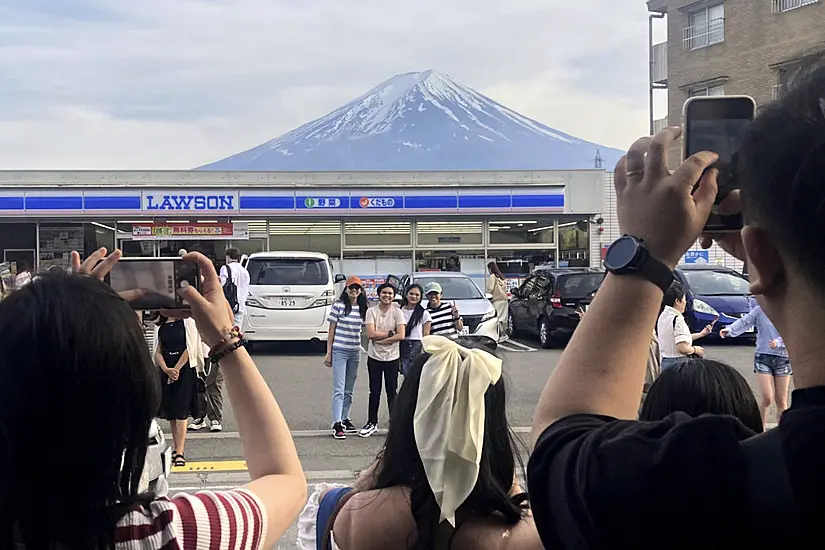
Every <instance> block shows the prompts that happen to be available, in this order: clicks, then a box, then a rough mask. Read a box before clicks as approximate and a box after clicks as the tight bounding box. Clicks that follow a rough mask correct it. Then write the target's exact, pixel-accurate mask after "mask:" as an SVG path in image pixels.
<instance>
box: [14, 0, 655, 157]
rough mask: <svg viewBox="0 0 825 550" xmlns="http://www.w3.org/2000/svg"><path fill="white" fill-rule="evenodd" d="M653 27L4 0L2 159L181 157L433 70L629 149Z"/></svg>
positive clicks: (507, 5) (597, 0) (641, 116)
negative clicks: (388, 81)
mask: <svg viewBox="0 0 825 550" xmlns="http://www.w3.org/2000/svg"><path fill="white" fill-rule="evenodd" d="M647 25H648V21H647V10H646V7H645V2H644V0H575V1H570V0H518V2H512V1H511V0H450V1H449V2H442V1H439V0H416V1H415V2H397V1H393V0H358V1H356V2H345V1H341V0H308V1H304V2H298V1H295V0H175V1H172V2H170V1H169V0H140V1H138V2H135V1H134V0H3V2H2V4H0V169H6V170H27V169H31V170H37V169H49V170H60V169H64V170H78V169H99V170H120V169H138V170H150V169H190V168H193V167H195V166H199V165H203V164H206V163H209V162H212V161H215V160H218V159H221V158H224V157H227V156H230V155H232V154H234V153H237V152H240V151H242V150H246V149H249V148H250V147H253V146H256V145H259V144H261V143H263V142H265V141H268V140H270V139H272V138H274V137H277V136H279V135H281V134H282V133H285V132H287V131H289V130H291V129H293V128H296V127H298V126H300V125H301V124H303V123H305V122H308V121H310V120H312V119H315V118H318V117H320V116H323V115H325V114H327V113H328V112H330V111H332V110H334V109H336V108H337V107H340V106H342V105H343V104H345V103H347V102H348V101H350V100H352V99H354V98H355V97H357V96H359V95H361V94H363V93H365V92H366V91H368V90H369V89H371V88H372V87H374V86H376V85H378V84H379V83H380V82H382V81H384V80H386V79H387V78H390V77H391V76H393V75H394V74H398V73H405V72H416V71H424V70H427V69H436V70H438V71H441V72H444V73H447V74H449V75H451V76H452V77H453V78H454V79H455V80H457V81H459V82H461V83H463V84H465V85H467V86H470V87H471V88H474V89H476V90H477V91H479V92H481V93H483V94H485V95H487V96H489V97H491V98H492V99H494V100H496V101H498V102H499V103H502V104H504V105H506V106H508V107H510V108H511V109H514V110H516V111H518V112H520V113H522V114H524V115H526V116H529V117H531V118H534V119H536V120H538V121H540V122H543V123H545V124H547V125H549V126H551V127H553V128H556V129H559V130H562V131H564V132H566V133H568V134H572V135H574V136H577V137H580V138H583V139H586V140H588V141H593V142H596V143H600V144H603V145H607V146H612V147H617V148H620V149H626V148H627V147H628V146H629V145H630V144H631V143H632V142H633V141H634V140H635V139H636V138H637V137H638V136H640V135H644V134H647V129H648V112H647V111H648V92H647V75H648V61H647V59H648V57H647V55H648V50H647V33H648V28H647ZM657 34H658V33H657ZM664 103H665V102H664V101H658V102H657V112H656V116H657V118H658V117H660V116H664V114H665V113H664V110H665V109H666V106H665V105H664ZM659 105H661V106H659ZM658 109H661V110H662V112H658Z"/></svg>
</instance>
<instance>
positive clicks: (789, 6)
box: [771, 0, 819, 13]
mask: <svg viewBox="0 0 825 550" xmlns="http://www.w3.org/2000/svg"><path fill="white" fill-rule="evenodd" d="M771 3H772V4H773V12H774V13H782V12H786V11H791V10H795V9H797V8H802V7H805V6H810V5H811V4H819V0H771Z"/></svg>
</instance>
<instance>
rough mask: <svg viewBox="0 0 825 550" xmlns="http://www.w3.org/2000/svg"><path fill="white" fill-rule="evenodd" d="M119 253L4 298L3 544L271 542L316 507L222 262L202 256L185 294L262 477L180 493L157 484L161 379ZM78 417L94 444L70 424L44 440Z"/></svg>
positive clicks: (235, 547) (129, 547)
mask: <svg viewBox="0 0 825 550" xmlns="http://www.w3.org/2000/svg"><path fill="white" fill-rule="evenodd" d="M119 258H120V251H115V252H114V253H113V254H111V255H109V256H108V257H106V250H105V249H101V250H98V251H97V252H95V253H94V254H92V255H91V256H90V257H89V258H88V259H87V260H86V261H85V262H83V263H82V264H81V262H80V257H79V256H78V255H77V253H72V264H73V267H74V271H75V272H76V273H78V274H84V275H90V276H80V275H69V274H65V273H61V274H58V273H49V274H45V275H42V276H40V277H38V278H37V279H35V280H33V281H32V282H31V283H29V284H28V285H26V286H25V287H24V288H22V289H19V290H17V291H15V292H14V293H13V294H12V295H10V296H9V297H8V298H6V299H5V300H3V302H2V303H0V425H2V426H3V430H2V436H0V466H1V467H0V503H2V504H0V508H1V509H0V548H16V549H18V550H25V549H35V548H67V549H68V548H72V549H75V548H77V549H80V548H83V549H86V548H90V549H91V548H94V549H96V550H98V549H103V548H116V549H123V550H150V549H151V550H155V549H158V548H177V549H183V550H188V549H196V548H224V549H227V550H240V549H243V550H247V549H255V550H257V549H263V548H272V546H273V545H275V543H277V541H278V539H279V538H280V537H281V535H283V533H284V532H285V531H286V530H287V529H288V528H289V527H290V525H291V524H292V522H293V520H294V519H295V517H296V516H297V515H298V513H299V512H300V510H301V507H302V506H303V504H304V502H305V501H306V478H305V476H304V473H303V471H302V469H301V462H300V461H299V460H298V454H297V452H296V451H295V445H294V443H293V441H292V437H291V435H290V431H289V426H287V423H286V421H285V420H284V416H283V414H282V413H281V410H280V408H279V407H278V404H277V403H276V401H275V398H274V397H273V395H272V392H271V391H270V389H269V387H268V386H267V384H266V381H265V380H264V379H263V377H262V376H261V373H260V372H259V371H258V369H257V368H256V367H255V364H254V363H253V361H252V358H251V357H250V356H249V354H248V353H247V352H246V350H245V348H244V343H245V341H244V340H243V339H242V337H241V336H240V335H238V334H237V333H236V332H234V331H232V330H231V329H230V327H232V324H233V323H232V314H231V312H230V311H231V310H230V308H229V304H227V302H226V299H225V298H224V295H223V290H222V288H221V284H220V280H219V279H218V274H217V273H216V272H215V267H214V266H213V265H212V263H211V262H210V261H209V260H208V259H207V258H206V257H204V256H203V255H201V254H198V253H191V254H187V255H186V259H187V260H189V261H193V262H196V263H197V264H198V265H199V267H200V271H201V274H202V276H203V282H202V283H201V288H200V291H201V292H198V290H196V289H195V288H194V287H192V286H190V287H187V288H184V289H181V290H180V294H181V296H182V297H183V298H184V299H186V301H187V303H188V304H189V306H190V308H191V310H187V311H186V312H185V315H186V316H189V315H191V316H192V318H194V319H195V323H196V324H197V328H198V331H199V332H200V334H201V336H202V338H203V340H204V342H205V343H206V344H207V345H208V346H209V347H210V349H212V350H216V352H218V353H219V354H224V353H225V355H223V356H222V357H221V358H220V366H221V369H222V370H223V371H224V375H225V377H226V386H227V389H228V390H229V397H230V399H231V400H232V405H233V410H234V412H235V418H236V420H237V423H238V431H239V432H240V434H241V437H242V438H243V441H244V454H245V459H246V461H247V464H248V466H249V473H250V475H251V478H252V481H251V482H250V483H247V484H246V485H244V486H243V487H239V488H237V489H234V490H231V491H220V492H212V491H204V492H200V493H197V494H194V495H186V494H178V495H176V496H175V497H173V498H167V497H166V496H165V495H163V494H154V493H152V492H149V491H148V490H147V487H146V481H145V480H143V479H142V473H143V470H144V465H145V464H144V463H145V461H146V455H147V447H148V444H149V438H148V434H149V427H150V425H151V423H152V418H153V416H154V414H155V413H156V411H157V409H158V405H159V403H160V384H158V377H157V368H156V367H155V366H154V364H153V363H152V358H151V356H150V353H149V349H148V347H147V346H146V342H145V339H144V336H143V333H142V331H141V328H140V325H139V323H138V319H137V318H136V315H135V311H133V310H132V308H131V306H130V305H129V304H128V303H127V301H126V298H127V295H126V293H121V295H120V296H118V294H115V292H114V291H113V290H112V288H111V287H110V286H109V285H107V284H104V283H103V281H102V279H103V278H104V277H105V276H106V275H107V274H108V272H109V271H110V270H111V268H112V266H113V265H115V264H116V263H117V261H118V259H119ZM129 293H130V294H131V296H133V297H135V296H137V295H140V291H137V290H135V291H129ZM165 314H167V315H173V316H176V317H179V316H183V315H184V312H180V311H179V312H165ZM20 350H25V353H21V352H20ZM67 411H71V414H72V416H73V418H77V419H87V418H93V419H94V427H95V434H94V438H93V440H92V439H90V434H89V426H88V424H87V423H85V422H64V423H62V425H61V428H60V430H58V431H56V432H54V433H53V434H51V436H50V437H49V438H48V441H46V445H45V446H44V441H43V433H42V430H38V429H36V427H37V426H44V425H47V423H48V422H50V421H51V422H53V421H54V419H55V418H61V417H64V416H65V415H66V413H67ZM253 434H254V437H253ZM12 458H13V460H12ZM67 467H68V468H67ZM44 472H46V474H45V475H44ZM49 472H52V473H53V472H59V474H57V475H50V474H48V473H49Z"/></svg>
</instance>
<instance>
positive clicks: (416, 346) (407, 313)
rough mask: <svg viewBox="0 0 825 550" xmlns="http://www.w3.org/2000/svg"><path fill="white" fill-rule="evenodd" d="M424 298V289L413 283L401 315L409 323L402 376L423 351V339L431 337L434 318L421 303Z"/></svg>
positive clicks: (406, 331) (402, 341)
mask: <svg viewBox="0 0 825 550" xmlns="http://www.w3.org/2000/svg"><path fill="white" fill-rule="evenodd" d="M423 296H424V289H423V288H422V287H421V285H419V284H418V283H413V284H411V285H410V286H409V287H408V288H407V293H406V295H405V296H404V300H403V301H402V302H401V313H403V314H404V319H405V320H406V321H407V328H406V330H405V334H404V339H403V340H401V342H400V344H401V374H403V375H404V376H407V372H409V370H410V366H412V362H413V359H415V358H416V357H417V356H418V355H419V354H420V353H421V351H422V349H423V348H422V347H421V339H422V338H424V337H425V336H429V335H430V327H431V325H432V322H433V320H432V317H430V312H429V311H427V309H426V308H425V307H424V304H422V303H421V299H422V297H423Z"/></svg>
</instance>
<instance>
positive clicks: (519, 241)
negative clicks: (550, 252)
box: [488, 218, 554, 247]
mask: <svg viewBox="0 0 825 550" xmlns="http://www.w3.org/2000/svg"><path fill="white" fill-rule="evenodd" d="M488 231H489V233H490V245H491V246H494V245H536V246H538V247H542V246H543V245H546V246H548V247H552V246H553V245H554V242H553V237H554V232H553V219H552V218H543V219H537V220H513V221H509V220H503V221H491V222H490V223H489V229H488Z"/></svg>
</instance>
